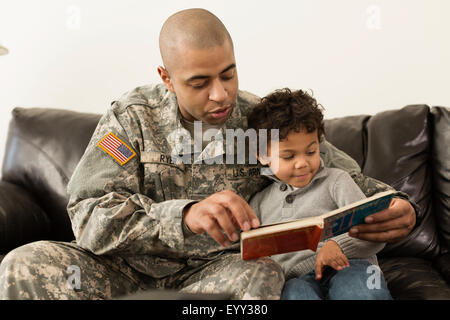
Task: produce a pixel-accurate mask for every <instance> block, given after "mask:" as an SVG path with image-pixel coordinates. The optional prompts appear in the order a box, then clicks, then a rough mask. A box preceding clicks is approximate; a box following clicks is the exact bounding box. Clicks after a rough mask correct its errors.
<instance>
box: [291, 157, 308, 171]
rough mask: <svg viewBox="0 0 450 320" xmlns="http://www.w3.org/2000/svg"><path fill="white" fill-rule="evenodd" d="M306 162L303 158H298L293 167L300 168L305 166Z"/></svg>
mask: <svg viewBox="0 0 450 320" xmlns="http://www.w3.org/2000/svg"><path fill="white" fill-rule="evenodd" d="M306 165H307V163H306V161H305V160H304V159H303V158H300V159H298V160H297V161H295V164H294V166H295V169H300V168H303V167H306Z"/></svg>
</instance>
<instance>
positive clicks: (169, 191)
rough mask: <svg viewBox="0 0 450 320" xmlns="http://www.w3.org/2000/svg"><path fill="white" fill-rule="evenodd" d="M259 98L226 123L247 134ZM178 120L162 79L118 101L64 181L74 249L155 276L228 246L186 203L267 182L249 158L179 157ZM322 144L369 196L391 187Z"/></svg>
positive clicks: (243, 103)
mask: <svg viewBox="0 0 450 320" xmlns="http://www.w3.org/2000/svg"><path fill="white" fill-rule="evenodd" d="M258 101H259V98H258V97H256V96H254V95H252V94H250V93H247V92H244V91H239V92H238V97H237V101H236V106H235V108H234V110H233V112H232V114H231V116H230V118H229V119H228V120H227V121H226V123H225V127H224V128H227V129H237V128H242V129H243V130H246V128H247V114H248V112H249V110H250V108H251V107H252V106H253V105H254V104H255V103H256V102H258ZM180 117H181V114H180V112H179V110H178V104H177V100H176V97H175V95H174V94H172V93H170V92H169V91H168V90H167V89H166V88H165V87H164V86H163V85H162V84H159V85H149V86H143V87H138V88H136V89H134V90H133V91H130V92H128V93H126V94H125V95H123V96H122V97H121V98H120V99H119V100H118V101H114V102H113V104H112V106H111V108H109V110H108V111H107V112H106V114H105V115H104V116H103V117H102V118H101V119H100V121H99V124H98V126H97V128H96V130H95V132H94V134H93V136H92V138H91V141H90V142H89V145H88V147H87V149H86V151H85V153H84V155H83V157H82V159H81V160H80V162H79V164H78V165H77V167H76V169H75V171H74V174H73V176H72V177H71V180H70V182H69V185H68V193H69V195H70V201H69V204H68V213H69V216H70V219H71V222H72V229H73V231H74V234H75V238H76V242H77V244H78V245H80V246H81V247H83V248H85V249H88V250H90V251H92V252H93V253H95V254H98V255H102V254H107V255H120V256H122V257H123V258H124V259H126V260H127V262H128V263H129V264H130V265H132V266H133V267H134V268H135V269H137V270H138V271H141V272H143V273H145V274H148V275H150V276H153V277H156V278H161V277H164V276H166V275H169V274H173V273H175V272H177V271H179V270H181V269H183V268H184V267H186V266H197V265H200V264H202V263H205V262H206V261H208V260H210V259H213V258H214V257H216V256H217V255H220V254H223V253H224V252H225V251H226V250H230V249H224V248H223V247H221V246H220V245H218V244H217V243H216V242H215V241H214V240H213V239H212V238H211V237H210V236H209V235H208V234H206V233H205V234H201V235H192V234H189V233H187V232H186V229H185V228H183V225H184V224H183V221H182V219H183V217H182V210H183V208H184V207H185V206H186V205H188V204H189V203H191V202H194V201H198V200H201V199H203V198H206V197H207V196H209V195H211V194H213V193H215V192H219V191H222V190H226V189H230V190H232V191H234V192H236V193H237V194H239V195H240V196H242V197H243V198H244V199H245V200H246V201H248V200H249V199H250V197H251V196H252V195H253V194H255V193H256V192H258V191H260V190H262V189H263V188H264V187H265V186H267V185H268V184H269V183H270V181H269V180H268V179H267V178H266V177H264V176H261V175H259V174H258V173H259V171H258V170H255V167H257V166H256V165H251V164H248V159H247V164H225V163H223V164H216V163H212V164H205V163H196V162H195V161H192V162H191V163H182V162H176V161H173V157H171V155H172V154H173V153H172V152H173V150H175V149H179V148H178V147H179V146H178V145H176V141H174V139H172V138H171V137H173V133H174V132H177V130H183V129H184V128H183V127H182V125H181V122H180ZM115 143H117V145H115V146H114V144H115ZM210 145H211V146H213V147H211V148H209V147H210ZM320 148H321V156H322V158H323V159H324V162H325V165H326V166H328V167H338V168H341V169H344V170H346V171H348V172H350V174H351V176H352V177H353V179H354V180H355V181H356V183H357V184H358V185H359V186H360V187H361V189H362V190H363V192H364V193H365V194H366V196H370V195H372V194H374V193H376V192H381V191H385V190H387V189H390V187H389V186H387V185H385V184H383V183H380V182H378V181H376V180H374V179H370V178H367V177H364V176H363V175H362V174H361V172H360V169H359V166H358V165H357V163H356V162H355V161H354V160H352V159H351V158H350V157H349V156H347V155H346V154H345V153H343V152H341V151H339V150H338V149H336V148H335V147H333V146H332V145H331V144H330V143H328V142H326V141H324V142H322V143H321V146H320ZM217 149H218V148H214V145H213V142H212V143H210V144H209V145H208V146H207V147H206V148H205V150H204V151H203V152H202V154H201V155H200V158H198V159H208V158H211V157H216V156H218V155H219V156H220V150H219V152H217ZM219 149H220V148H219ZM193 150H194V147H193V144H190V145H187V146H186V145H185V146H183V148H182V150H177V153H178V154H179V155H180V156H181V155H183V156H185V155H186V154H188V156H189V157H191V159H192V155H193ZM118 151H120V152H118ZM180 152H181V154H180ZM189 153H191V154H190V155H189ZM200 162H201V161H200ZM231 249H234V250H236V249H239V244H238V243H235V244H234V245H233V246H232V248H231Z"/></svg>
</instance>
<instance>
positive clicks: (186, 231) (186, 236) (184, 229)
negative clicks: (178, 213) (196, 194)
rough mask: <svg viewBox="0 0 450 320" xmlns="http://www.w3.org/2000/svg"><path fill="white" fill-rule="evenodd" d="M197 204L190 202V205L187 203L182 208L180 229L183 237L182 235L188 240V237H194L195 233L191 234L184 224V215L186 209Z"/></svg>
mask: <svg viewBox="0 0 450 320" xmlns="http://www.w3.org/2000/svg"><path fill="white" fill-rule="evenodd" d="M197 202H198V201H193V202H190V203H188V204H187V205H186V206H184V208H183V212H182V219H181V221H182V222H181V225H182V228H183V235H184V237H185V238H188V237H191V236H193V235H195V233H194V232H192V231H191V229H189V227H188V226H187V224H186V222H185V220H184V216H185V215H186V213H187V211H188V209H189V208H190V207H191V206H192V205H193V204H196V203H197Z"/></svg>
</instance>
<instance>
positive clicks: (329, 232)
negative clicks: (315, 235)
mask: <svg viewBox="0 0 450 320" xmlns="http://www.w3.org/2000/svg"><path fill="white" fill-rule="evenodd" d="M394 194H395V191H386V192H381V193H378V194H376V195H374V196H372V197H370V198H367V199H364V200H361V201H358V202H355V203H353V204H350V205H348V206H345V207H342V208H340V209H337V210H334V211H332V212H330V213H328V214H325V215H322V217H323V218H324V227H323V233H322V237H321V241H322V240H325V239H328V238H331V237H335V236H337V235H340V234H343V233H345V232H348V230H350V228H351V227H353V226H355V225H358V224H361V223H364V218H365V217H367V216H369V215H371V214H374V213H376V212H378V211H381V210H383V209H386V208H388V207H389V204H390V203H391V200H392V197H393V196H394Z"/></svg>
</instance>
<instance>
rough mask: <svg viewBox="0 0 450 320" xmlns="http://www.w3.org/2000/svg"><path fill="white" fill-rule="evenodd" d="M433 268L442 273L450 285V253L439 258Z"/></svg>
mask: <svg viewBox="0 0 450 320" xmlns="http://www.w3.org/2000/svg"><path fill="white" fill-rule="evenodd" d="M433 266H434V267H435V268H436V269H437V270H438V271H439V272H440V273H441V275H442V277H443V278H444V279H445V281H447V283H448V284H449V285H450V252H447V253H445V254H442V255H440V256H439V257H437V258H436V259H435V260H434V262H433Z"/></svg>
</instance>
